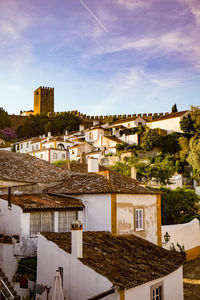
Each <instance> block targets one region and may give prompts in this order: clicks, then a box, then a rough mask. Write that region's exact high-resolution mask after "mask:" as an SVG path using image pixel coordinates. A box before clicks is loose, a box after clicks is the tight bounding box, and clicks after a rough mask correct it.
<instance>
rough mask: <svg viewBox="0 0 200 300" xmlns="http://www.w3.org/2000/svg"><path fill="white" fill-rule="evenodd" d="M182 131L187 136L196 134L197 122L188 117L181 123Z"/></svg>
mask: <svg viewBox="0 0 200 300" xmlns="http://www.w3.org/2000/svg"><path fill="white" fill-rule="evenodd" d="M180 127H181V130H182V131H183V132H184V133H186V134H195V132H196V129H195V120H194V119H193V118H192V117H191V115H188V117H187V118H186V117H184V118H183V120H182V121H180Z"/></svg>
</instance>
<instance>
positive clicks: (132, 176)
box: [131, 167, 137, 179]
mask: <svg viewBox="0 0 200 300" xmlns="http://www.w3.org/2000/svg"><path fill="white" fill-rule="evenodd" d="M131 178H132V179H137V172H136V168H135V167H132V168H131Z"/></svg>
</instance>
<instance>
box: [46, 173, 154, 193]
mask: <svg viewBox="0 0 200 300" xmlns="http://www.w3.org/2000/svg"><path fill="white" fill-rule="evenodd" d="M46 191H47V192H54V193H58V194H69V195H73V194H103V193H119V194H157V192H156V191H153V190H150V189H148V188H145V187H142V186H140V185H138V181H137V180H134V179H132V178H130V177H128V176H124V175H122V174H119V173H117V172H114V171H108V170H107V171H102V172H99V173H88V174H81V173H72V174H66V180H65V181H64V182H62V183H61V184H59V185H56V186H53V187H50V188H48V189H46Z"/></svg>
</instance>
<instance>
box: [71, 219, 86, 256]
mask: <svg viewBox="0 0 200 300" xmlns="http://www.w3.org/2000/svg"><path fill="white" fill-rule="evenodd" d="M71 255H72V256H73V258H78V257H80V258H82V257H83V225H82V223H81V222H80V221H74V222H72V225H71Z"/></svg>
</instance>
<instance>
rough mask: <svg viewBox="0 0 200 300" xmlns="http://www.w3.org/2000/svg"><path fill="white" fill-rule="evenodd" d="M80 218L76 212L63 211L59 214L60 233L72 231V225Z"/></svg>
mask: <svg viewBox="0 0 200 300" xmlns="http://www.w3.org/2000/svg"><path fill="white" fill-rule="evenodd" d="M77 218H78V216H77V212H76V211H62V212H59V213H58V222H59V226H58V230H59V232H66V231H71V224H72V222H73V221H76V220H77Z"/></svg>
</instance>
